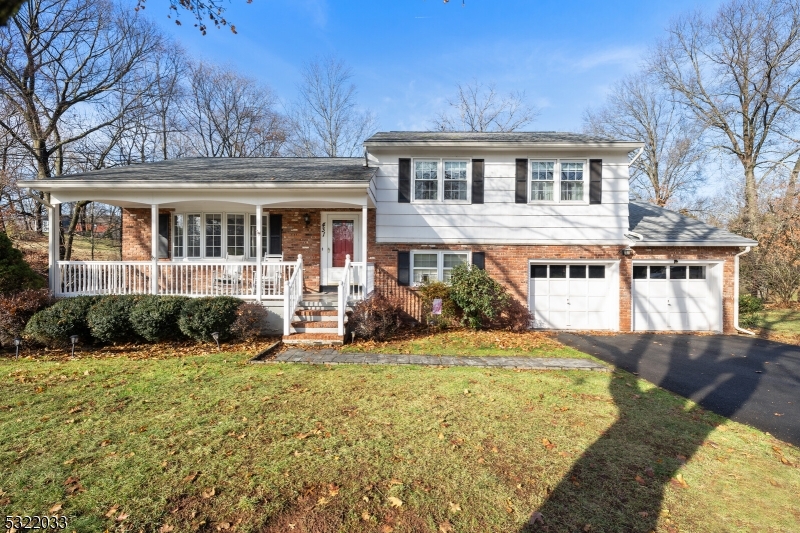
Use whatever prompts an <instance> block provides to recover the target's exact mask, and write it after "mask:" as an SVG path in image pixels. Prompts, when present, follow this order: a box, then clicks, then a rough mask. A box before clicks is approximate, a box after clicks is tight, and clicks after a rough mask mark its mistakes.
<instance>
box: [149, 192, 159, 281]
mask: <svg viewBox="0 0 800 533" xmlns="http://www.w3.org/2000/svg"><path fill="white" fill-rule="evenodd" d="M150 246H151V249H152V254H153V255H152V257H151V258H150V259H151V261H152V262H153V266H151V267H150V268H151V269H152V272H151V273H150V294H158V204H151V205H150Z"/></svg>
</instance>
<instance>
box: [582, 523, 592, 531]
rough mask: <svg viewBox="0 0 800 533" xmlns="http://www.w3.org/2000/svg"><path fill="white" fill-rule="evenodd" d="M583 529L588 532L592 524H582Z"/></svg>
mask: <svg viewBox="0 0 800 533" xmlns="http://www.w3.org/2000/svg"><path fill="white" fill-rule="evenodd" d="M583 530H584V531H585V532H587V533H588V532H589V531H591V530H592V524H586V525H585V526H583Z"/></svg>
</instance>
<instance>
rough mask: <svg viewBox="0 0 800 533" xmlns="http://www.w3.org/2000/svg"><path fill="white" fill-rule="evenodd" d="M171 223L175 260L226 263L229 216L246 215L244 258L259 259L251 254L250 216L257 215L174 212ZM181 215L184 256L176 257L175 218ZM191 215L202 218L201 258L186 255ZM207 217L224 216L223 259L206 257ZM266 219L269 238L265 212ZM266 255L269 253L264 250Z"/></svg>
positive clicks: (267, 226) (218, 212)
mask: <svg viewBox="0 0 800 533" xmlns="http://www.w3.org/2000/svg"><path fill="white" fill-rule="evenodd" d="M171 215H172V216H171V217H170V223H171V224H172V226H170V239H171V240H172V242H171V243H170V248H171V249H172V257H173V258H175V259H181V260H182V261H224V260H225V258H226V257H227V255H228V215H244V249H245V253H244V256H245V258H246V259H257V258H256V256H251V255H250V254H249V252H250V215H255V213H250V212H243V211H230V212H228V211H181V212H173V213H171ZM176 215H181V216H183V255H176V254H175V235H174V229H175V216H176ZM189 215H199V216H200V256H199V257H188V256H187V255H186V254H187V252H188V242H189V238H188V231H187V229H188V217H189ZM206 215H221V216H222V233H221V237H222V256H221V257H206ZM262 217H264V225H265V226H266V228H267V232H268V233H267V236H269V213H268V212H264V214H263V215H262ZM267 244H269V240H267ZM264 253H265V254H266V253H267V251H266V250H264Z"/></svg>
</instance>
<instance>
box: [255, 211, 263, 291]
mask: <svg viewBox="0 0 800 533" xmlns="http://www.w3.org/2000/svg"><path fill="white" fill-rule="evenodd" d="M263 220H264V206H263V205H261V204H258V205H257V206H256V301H257V302H260V301H261V296H262V293H263V292H264V283H263V280H262V275H263V272H262V271H261V264H262V262H263V261H264V250H263V248H264V246H263V244H262V242H263V235H262V234H261V231H262V229H261V228H262V221H263Z"/></svg>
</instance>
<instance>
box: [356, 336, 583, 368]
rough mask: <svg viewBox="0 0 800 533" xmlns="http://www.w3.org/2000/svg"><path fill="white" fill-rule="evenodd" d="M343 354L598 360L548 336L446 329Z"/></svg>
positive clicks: (358, 345)
mask: <svg viewBox="0 0 800 533" xmlns="http://www.w3.org/2000/svg"><path fill="white" fill-rule="evenodd" d="M342 352H345V353H383V354H415V355H480V356H492V355H503V356H509V355H524V356H530V357H576V358H580V359H592V360H595V361H596V360H597V359H595V358H594V357H592V356H590V355H587V354H585V353H583V352H580V351H578V350H575V349H573V348H570V347H569V346H564V345H563V344H561V343H560V342H558V341H557V340H556V339H555V337H554V336H552V335H551V334H548V333H540V332H532V331H531V332H525V333H507V332H503V331H499V332H498V331H472V330H467V329H463V330H455V331H453V330H448V331H442V332H438V331H432V332H430V333H427V334H415V335H413V336H411V337H409V338H405V339H398V340H390V341H387V342H372V341H362V340H357V341H356V342H355V343H353V344H348V345H345V346H343V347H342Z"/></svg>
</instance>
